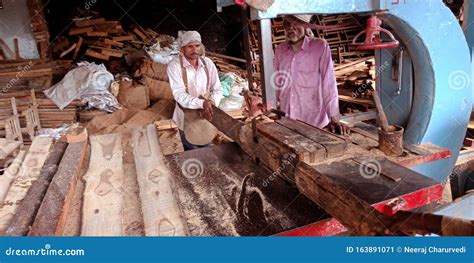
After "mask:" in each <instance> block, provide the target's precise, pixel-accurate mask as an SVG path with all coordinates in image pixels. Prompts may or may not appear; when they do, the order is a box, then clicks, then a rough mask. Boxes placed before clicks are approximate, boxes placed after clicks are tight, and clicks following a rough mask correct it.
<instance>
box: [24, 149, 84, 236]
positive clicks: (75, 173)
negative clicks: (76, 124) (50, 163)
mask: <svg viewBox="0 0 474 263" xmlns="http://www.w3.org/2000/svg"><path fill="white" fill-rule="evenodd" d="M86 150H87V141H86V140H85V141H81V142H76V143H71V144H69V145H68V147H67V149H66V152H65V153H64V156H63V158H62V160H61V163H60V164H59V167H58V171H57V172H56V174H55V175H54V177H53V179H52V181H51V184H50V185H49V188H48V191H47V192H46V195H45V197H44V199H43V202H42V204H41V206H40V208H39V210H38V213H37V215H36V218H35V221H34V223H33V225H32V227H31V230H30V232H29V233H28V235H30V236H53V235H56V236H58V235H63V230H64V225H65V222H66V218H67V213H68V211H69V207H70V204H71V201H72V197H73V195H74V192H75V189H76V184H77V179H78V177H79V172H80V170H81V167H82V164H83V162H84V157H85V155H86Z"/></svg>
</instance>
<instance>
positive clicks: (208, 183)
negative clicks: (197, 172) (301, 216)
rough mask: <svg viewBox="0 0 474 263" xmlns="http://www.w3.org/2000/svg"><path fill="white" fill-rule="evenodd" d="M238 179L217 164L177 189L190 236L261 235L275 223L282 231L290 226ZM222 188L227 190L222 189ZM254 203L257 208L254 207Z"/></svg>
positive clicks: (269, 205) (264, 200)
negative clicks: (185, 185)
mask: <svg viewBox="0 0 474 263" xmlns="http://www.w3.org/2000/svg"><path fill="white" fill-rule="evenodd" d="M212 175H214V176H216V175H218V176H219V178H216V177H214V176H212ZM222 175H224V176H222ZM178 176H182V175H178ZM249 176H250V177H252V175H249ZM239 177H240V176H239V175H238V174H236V173H235V172H233V171H231V170H228V169H222V167H221V165H219V164H218V163H216V164H213V165H210V166H208V167H206V168H205V172H204V174H202V175H201V176H199V177H197V178H194V179H188V180H189V183H190V184H191V187H179V188H178V189H177V193H178V196H179V200H180V201H181V203H182V205H183V206H184V207H183V209H182V210H183V213H184V215H185V218H186V220H187V223H188V227H189V230H190V234H191V235H194V236H216V235H217V236H241V235H249V234H250V235H255V233H256V234H263V233H264V231H265V230H266V227H267V226H269V225H270V224H272V223H274V222H278V223H279V224H280V225H281V226H282V227H283V228H288V227H291V226H292V225H293V222H292V221H291V220H290V219H289V218H288V217H287V216H286V215H284V213H282V212H281V211H279V210H277V209H276V208H275V207H274V206H273V205H272V203H271V202H269V201H268V200H267V199H266V198H265V196H264V194H263V193H262V191H261V190H260V189H259V188H258V187H256V186H255V185H256V184H255V183H251V184H250V185H249V184H245V183H244V181H245V179H244V181H242V180H241V179H239ZM216 180H224V181H225V183H215V181H216ZM222 185H226V187H224V188H221V186H222ZM239 203H240V204H239ZM255 203H257V204H258V205H257V206H255V205H254V204H255ZM249 225H252V226H249Z"/></svg>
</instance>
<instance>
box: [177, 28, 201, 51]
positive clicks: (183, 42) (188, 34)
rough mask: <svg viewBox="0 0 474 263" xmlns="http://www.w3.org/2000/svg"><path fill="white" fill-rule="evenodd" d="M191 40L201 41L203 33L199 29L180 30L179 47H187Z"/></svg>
mask: <svg viewBox="0 0 474 263" xmlns="http://www.w3.org/2000/svg"><path fill="white" fill-rule="evenodd" d="M191 42H199V43H201V35H200V34H199V33H198V32H197V31H179V32H178V44H179V47H180V48H182V47H185V46H187V45H188V44H189V43H191Z"/></svg>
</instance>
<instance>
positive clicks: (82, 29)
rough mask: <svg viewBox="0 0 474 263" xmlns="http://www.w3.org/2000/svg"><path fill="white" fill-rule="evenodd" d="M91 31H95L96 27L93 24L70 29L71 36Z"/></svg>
mask: <svg viewBox="0 0 474 263" xmlns="http://www.w3.org/2000/svg"><path fill="white" fill-rule="evenodd" d="M91 31H94V27H92V26H88V27H77V28H71V30H69V35H70V36H72V35H80V34H84V33H87V32H91Z"/></svg>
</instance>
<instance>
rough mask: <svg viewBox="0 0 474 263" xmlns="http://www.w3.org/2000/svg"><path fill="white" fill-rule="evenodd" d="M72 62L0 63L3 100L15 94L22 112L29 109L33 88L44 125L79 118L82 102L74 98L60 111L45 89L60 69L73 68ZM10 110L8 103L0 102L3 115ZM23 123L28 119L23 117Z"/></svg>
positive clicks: (53, 125)
mask: <svg viewBox="0 0 474 263" xmlns="http://www.w3.org/2000/svg"><path fill="white" fill-rule="evenodd" d="M70 66H71V64H70V61H59V60H57V61H51V62H47V61H45V60H31V61H27V60H10V61H6V62H5V63H2V64H1V65H0V88H1V90H0V99H2V100H3V99H9V98H11V97H15V98H16V101H17V108H18V111H19V112H22V111H24V110H26V109H28V106H29V105H30V103H31V101H30V97H31V96H30V90H31V89H33V90H35V95H36V98H37V102H38V104H39V107H38V112H39V117H40V122H41V126H42V127H43V128H57V127H60V126H62V125H63V123H71V122H74V121H75V120H76V108H77V106H79V101H74V102H73V103H71V104H70V105H69V106H68V107H66V108H65V109H63V110H60V109H59V108H58V107H57V106H56V105H55V104H54V103H53V102H52V101H50V100H49V99H47V98H46V97H45V95H44V94H43V92H42V91H44V90H45V89H48V88H50V87H51V83H52V81H53V77H54V76H55V75H56V74H57V73H58V71H63V70H65V69H68V68H70ZM10 111H11V108H10V106H9V105H8V103H2V104H0V116H2V115H4V114H8V113H9V112H10ZM20 122H21V126H22V127H25V126H24V125H26V124H25V120H24V119H23V118H20Z"/></svg>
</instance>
